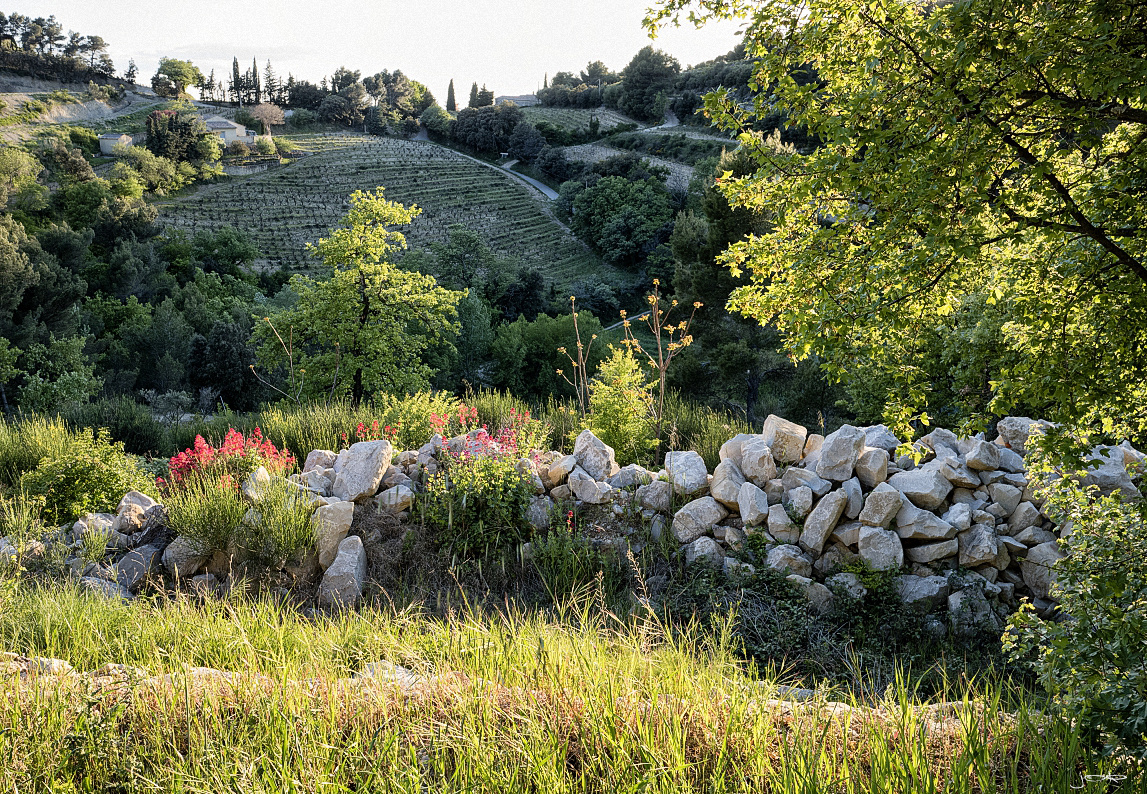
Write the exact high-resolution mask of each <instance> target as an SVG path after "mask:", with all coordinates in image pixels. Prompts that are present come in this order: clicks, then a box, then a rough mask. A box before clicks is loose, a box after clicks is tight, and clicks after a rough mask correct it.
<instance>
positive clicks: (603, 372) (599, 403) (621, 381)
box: [588, 346, 657, 464]
mask: <svg viewBox="0 0 1147 794" xmlns="http://www.w3.org/2000/svg"><path fill="white" fill-rule="evenodd" d="M652 389H653V383H652V382H651V381H650V380H649V379H648V378H647V376H646V375H645V373H644V372H642V367H641V365H640V364H638V362H637V359H636V358H635V357H634V355H633V353H632V351H630V350H628V349H626V348H624V347H612V346H611V347H610V354H609V357H608V358H606V359H605V360H604V361H602V362H601V366H599V367H598V371H597V375H596V376H595V377H594V379H593V380H592V381H591V382H590V385H589V422H588V424H589V428H590V429H591V430H592V431H593V432H594V434H595V435H596V436H597V437H598V438H600V439H601V440H602V441H604V442H605V443H606V444H609V445H610V446H611V447H613V448H614V449H615V450H616V451H617V459H618V462H619V463H621V464H626V463H638V462H645V461H648V459H649V453H651V452H652V451H653V448H654V447H655V446H656V443H657V442H656V438H655V437H654V434H653V433H654V423H653V413H654V409H653V394H652Z"/></svg>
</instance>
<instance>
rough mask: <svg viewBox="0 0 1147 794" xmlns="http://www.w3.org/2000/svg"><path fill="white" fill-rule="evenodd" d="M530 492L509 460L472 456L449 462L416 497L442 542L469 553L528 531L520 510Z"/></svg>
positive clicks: (528, 484) (517, 538) (522, 537)
mask: <svg viewBox="0 0 1147 794" xmlns="http://www.w3.org/2000/svg"><path fill="white" fill-rule="evenodd" d="M533 494H534V489H533V484H532V483H531V482H530V481H529V480H527V479H526V477H524V476H523V475H522V474H521V473H520V472H519V471H518V470H517V469H516V468H514V461H513V460H510V459H508V458H495V457H486V456H471V457H468V458H463V457H460V458H457V459H455V460H452V461H450V462H448V463H447V465H446V466H445V467H444V468H443V469H441V470H439V471H438V472H437V473H436V474H435V475H434V476H433V477H431V478H430V480H429V482H428V483H427V484H426V490H425V492H424V493H422V494H420V495H419V497H418V501H419V505H420V507H421V509H422V515H423V520H424V521H426V522H427V523H428V524H430V525H431V526H433V527H435V528H437V529H438V538H439V539H440V541H441V542H442V544H443V545H445V546H450V547H452V548H453V549H454V551H456V552H457V553H459V554H462V555H464V556H472V555H474V554H477V553H479V552H484V551H486V550H491V549H496V548H500V547H502V546H506V545H509V544H510V543H515V542H520V541H523V540H525V539H526V538H527V537H528V536H529V526H528V524H527V523H526V520H525V511H526V507H527V506H528V505H529V502H530V497H532V496H533Z"/></svg>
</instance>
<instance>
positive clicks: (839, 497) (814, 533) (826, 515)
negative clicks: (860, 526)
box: [798, 491, 848, 554]
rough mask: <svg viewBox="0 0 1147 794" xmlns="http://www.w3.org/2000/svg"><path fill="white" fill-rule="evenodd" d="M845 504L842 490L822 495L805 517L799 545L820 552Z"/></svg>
mask: <svg viewBox="0 0 1147 794" xmlns="http://www.w3.org/2000/svg"><path fill="white" fill-rule="evenodd" d="M847 504H848V496H847V495H846V494H845V493H844V491H831V492H830V493H828V494H826V495H825V496H824V497H822V498H821V500H820V501H819V502H817V505H816V507H814V508H813V509H812V512H811V513H809V514H808V518H806V519H805V522H804V531H803V532H801V536H800V540H799V541H798V543H799V544H800V547H801V548H802V549H805V550H807V551H811V552H813V553H814V554H820V553H821V551H823V550H824V544H825V541H827V540H828V536H829V535H830V534H831V533H832V530H833V528H834V527H835V526H836V524H837V522H838V521H840V517H841V515H843V513H844V508H845V505H847Z"/></svg>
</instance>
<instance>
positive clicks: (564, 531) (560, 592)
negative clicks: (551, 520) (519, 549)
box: [530, 513, 633, 604]
mask: <svg viewBox="0 0 1147 794" xmlns="http://www.w3.org/2000/svg"><path fill="white" fill-rule="evenodd" d="M531 543H532V545H533V550H532V552H531V555H530V556H531V558H532V560H533V564H534V568H535V569H537V572H538V576H540V577H541V579H542V583H543V584H544V585H545V588H546V592H547V593H549V595H550V598H551V599H553V601H554V603H555V604H563V603H566V602H567V601H568V600H569V599H575V598H577V597H578V596H579V595H580V594H582V593H584V592H585V591H586V590H587V589H589V588H592V587H596V586H600V588H601V592H602V595H604V597H605V598H606V599H607V600H608V601H610V602H612V601H615V600H616V599H618V598H620V597H622V596H623V595H624V594H626V593H627V592H628V589H629V585H630V583H631V579H632V573H633V572H632V570H631V569H630V568H629V567H628V561H627V560H625V559H624V558H622V557H621V556H620V555H618V554H617V553H616V552H614V553H610V552H603V551H601V550H600V549H597V548H595V547H594V546H593V545H592V544H591V543H590V542H589V541H588V540H587V539H586V538H584V537H581V536H579V535H577V534H576V533H575V532H574V526H573V515H572V513H571V514H568V515H567V516H566V526H565V527H560V528H556V529H552V530H551V531H550V532H547V533H546V534H544V535H542V536H540V537H535V538H534V539H533V540H532V541H531ZM599 583H600V585H599Z"/></svg>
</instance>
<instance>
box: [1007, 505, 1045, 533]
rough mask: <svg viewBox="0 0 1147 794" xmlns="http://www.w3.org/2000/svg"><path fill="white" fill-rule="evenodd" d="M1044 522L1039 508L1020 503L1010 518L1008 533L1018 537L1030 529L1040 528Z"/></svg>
mask: <svg viewBox="0 0 1147 794" xmlns="http://www.w3.org/2000/svg"><path fill="white" fill-rule="evenodd" d="M1042 521H1043V519H1042V518H1040V514H1039V508H1038V507H1036V506H1035V505H1034V504H1032V503H1031V502H1020V503H1019V505H1017V506H1016V509H1015V510H1013V511H1012V514H1011V516H1010V517H1009V518H1008V532H1009V533H1010V534H1012V535H1018V534H1019V533H1020V532H1023V531H1024V530H1025V529H1027V528H1028V527H1038V526H1039V525H1040V524H1041V523H1042Z"/></svg>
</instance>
